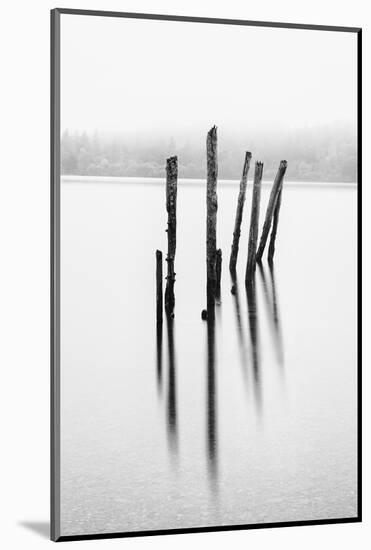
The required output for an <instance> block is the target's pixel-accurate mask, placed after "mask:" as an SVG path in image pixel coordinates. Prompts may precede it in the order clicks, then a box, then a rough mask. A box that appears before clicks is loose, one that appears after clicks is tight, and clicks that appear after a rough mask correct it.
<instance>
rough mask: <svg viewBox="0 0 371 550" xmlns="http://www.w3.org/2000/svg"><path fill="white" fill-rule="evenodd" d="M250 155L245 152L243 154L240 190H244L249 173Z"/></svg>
mask: <svg viewBox="0 0 371 550" xmlns="http://www.w3.org/2000/svg"><path fill="white" fill-rule="evenodd" d="M251 157H252V154H251V153H250V151H246V153H245V161H244V163H243V169H242V176H241V182H240V190H243V189H246V184H247V174H248V172H249V168H250V161H251Z"/></svg>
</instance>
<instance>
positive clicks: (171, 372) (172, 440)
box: [166, 315, 178, 454]
mask: <svg viewBox="0 0 371 550" xmlns="http://www.w3.org/2000/svg"><path fill="white" fill-rule="evenodd" d="M166 326H167V343H168V393H167V433H168V441H169V447H170V451H171V452H172V453H173V454H175V453H176V452H177V450H178V433H177V400H176V364H175V362H176V353H175V346H174V319H173V318H172V317H171V316H170V315H166Z"/></svg>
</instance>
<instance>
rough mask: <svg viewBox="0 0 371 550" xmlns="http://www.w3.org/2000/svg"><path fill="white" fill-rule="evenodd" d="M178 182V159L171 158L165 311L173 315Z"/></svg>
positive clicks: (167, 184) (167, 167)
mask: <svg viewBox="0 0 371 550" xmlns="http://www.w3.org/2000/svg"><path fill="white" fill-rule="evenodd" d="M177 182H178V157H170V158H168V159H167V161H166V210H167V214H168V217H167V258H166V261H167V277H166V290H165V311H166V313H167V315H173V311H174V306H175V296H174V283H175V271H174V260H175V250H176V197H177Z"/></svg>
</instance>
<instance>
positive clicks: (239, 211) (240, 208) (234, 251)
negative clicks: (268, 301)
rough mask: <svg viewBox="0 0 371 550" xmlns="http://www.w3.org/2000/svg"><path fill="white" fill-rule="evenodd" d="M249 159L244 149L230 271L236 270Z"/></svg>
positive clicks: (248, 153) (247, 152)
mask: <svg viewBox="0 0 371 550" xmlns="http://www.w3.org/2000/svg"><path fill="white" fill-rule="evenodd" d="M250 161H251V153H250V152H249V151H246V154H245V162H244V165H243V170H242V177H241V181H240V192H239V194H238V200H237V209H236V219H235V222H234V231H233V241H232V250H231V257H230V260H229V271H230V272H231V273H234V272H235V271H236V264H237V256H238V246H239V241H240V235H241V222H242V215H243V207H244V204H245V198H246V185H247V174H248V172H249V168H250Z"/></svg>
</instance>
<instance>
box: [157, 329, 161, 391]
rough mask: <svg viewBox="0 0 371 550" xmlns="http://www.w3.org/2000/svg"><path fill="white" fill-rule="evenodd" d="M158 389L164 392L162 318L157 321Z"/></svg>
mask: <svg viewBox="0 0 371 550" xmlns="http://www.w3.org/2000/svg"><path fill="white" fill-rule="evenodd" d="M156 364H157V389H158V392H159V393H160V394H161V393H162V320H161V321H157V323H156Z"/></svg>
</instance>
